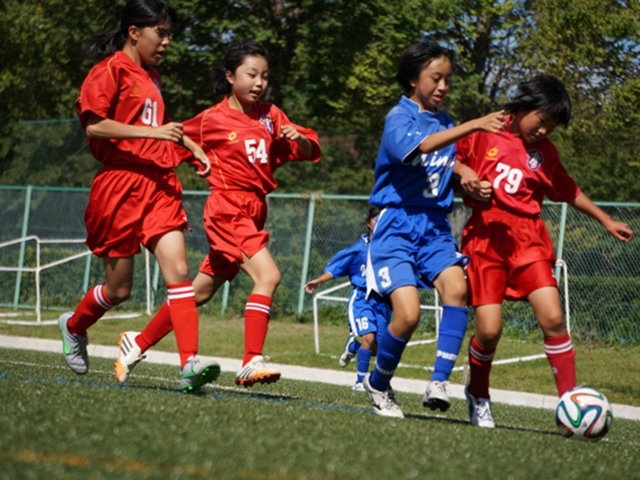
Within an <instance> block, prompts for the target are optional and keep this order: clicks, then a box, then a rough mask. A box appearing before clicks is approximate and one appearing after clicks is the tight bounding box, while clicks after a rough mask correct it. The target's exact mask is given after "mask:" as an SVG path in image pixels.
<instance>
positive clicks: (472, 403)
mask: <svg viewBox="0 0 640 480" xmlns="http://www.w3.org/2000/svg"><path fill="white" fill-rule="evenodd" d="M464 396H465V397H466V398H467V403H468V404H469V419H470V420H471V425H476V426H478V427H483V428H495V426H496V424H495V423H494V422H493V415H491V400H489V399H488V398H477V397H475V396H474V395H473V394H472V393H471V392H470V391H469V384H468V383H467V386H466V387H464Z"/></svg>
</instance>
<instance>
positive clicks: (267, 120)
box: [260, 115, 273, 135]
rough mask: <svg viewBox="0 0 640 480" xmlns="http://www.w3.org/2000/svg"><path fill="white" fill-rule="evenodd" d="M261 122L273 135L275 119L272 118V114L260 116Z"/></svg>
mask: <svg viewBox="0 0 640 480" xmlns="http://www.w3.org/2000/svg"><path fill="white" fill-rule="evenodd" d="M260 123H261V124H262V125H264V128H265V129H266V130H267V132H268V133H269V134H270V135H273V119H272V118H271V115H265V116H264V117H260Z"/></svg>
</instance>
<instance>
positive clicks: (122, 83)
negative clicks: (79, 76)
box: [75, 51, 178, 168]
mask: <svg viewBox="0 0 640 480" xmlns="http://www.w3.org/2000/svg"><path fill="white" fill-rule="evenodd" d="M160 83H161V82H160V74H158V72H157V71H156V70H154V69H153V68H146V69H145V68H143V67H141V66H140V65H138V64H136V63H135V62H134V61H133V60H132V59H131V58H130V57H129V56H128V55H127V54H126V53H124V52H122V51H118V52H116V53H115V54H114V55H111V56H110V57H107V58H105V59H104V60H102V61H101V62H100V63H98V64H97V65H95V66H94V67H93V68H92V69H91V71H90V72H89V75H87V78H86V79H85V81H84V83H83V84H82V88H81V89H80V94H79V95H78V99H77V100H76V105H75V106H76V111H77V113H78V116H79V117H80V122H81V123H82V127H83V128H86V127H87V120H88V118H89V115H88V113H89V112H93V113H94V114H96V115H97V116H99V117H101V118H108V119H111V120H115V121H116V122H120V123H125V124H127V125H142V126H148V127H157V126H159V125H163V124H165V123H167V122H168V121H169V119H168V118H167V116H166V114H165V110H164V101H163V99H162V94H161V93H160ZM88 140H89V148H90V149H91V153H92V154H93V156H94V157H95V158H96V159H97V160H98V161H100V162H102V163H104V164H106V165H112V166H132V165H146V166H155V167H159V168H174V167H175V166H176V165H177V163H178V158H177V155H176V152H177V151H176V149H175V148H174V147H173V142H170V141H166V140H154V139H151V138H136V139H124V140H115V139H113V140H102V139H93V138H89V139H88Z"/></svg>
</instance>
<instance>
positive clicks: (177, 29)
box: [0, 0, 640, 201]
mask: <svg viewBox="0 0 640 480" xmlns="http://www.w3.org/2000/svg"><path fill="white" fill-rule="evenodd" d="M122 3H123V2H121V1H118V2H113V1H112V0H111V1H107V0H83V1H82V2H68V1H65V0H40V1H35V0H27V1H24V0H21V1H19V0H5V1H4V2H3V3H2V5H0V29H1V31H2V32H3V35H2V36H0V113H1V115H0V159H1V160H2V161H1V162H0V178H1V180H0V184H21V185H24V184H32V185H56V186H84V187H86V186H89V184H90V181H91V178H92V177H93V174H94V172H95V171H96V170H97V168H98V167H99V164H98V163H97V162H95V161H94V160H92V157H91V156H90V154H89V153H88V152H87V150H86V148H84V145H85V142H84V137H83V135H82V132H78V126H77V122H69V121H67V119H70V118H73V117H75V112H74V110H73V104H74V101H75V98H76V96H77V93H78V89H79V87H80V85H81V83H82V81H83V79H84V77H85V75H86V74H87V72H88V71H89V69H90V68H91V66H92V65H93V64H94V63H95V59H92V58H90V57H88V56H87V55H86V52H85V49H86V42H87V40H88V38H89V37H90V36H91V35H93V34H94V33H97V32H101V31H104V30H108V29H111V28H113V27H115V26H116V25H117V24H118V23H119V18H120V9H121V6H122ZM172 4H173V5H174V7H175V8H176V10H177V12H178V19H179V22H178V24H177V25H175V26H174V29H173V36H172V40H171V45H170V47H169V55H168V56H167V57H166V58H165V59H164V60H163V61H162V63H161V64H160V66H159V67H158V69H159V71H160V73H161V74H162V77H163V95H164V97H165V102H166V104H167V109H168V112H169V113H170V116H171V118H172V119H173V120H175V121H180V120H185V119H187V118H190V117H191V116H193V115H195V114H196V113H198V112H199V111H201V110H202V109H204V108H206V107H208V106H210V105H212V104H213V103H215V102H217V101H219V98H215V97H214V96H213V95H212V93H211V87H210V72H211V70H212V69H213V67H214V66H217V65H219V64H220V61H221V58H222V55H223V54H224V51H225V50H226V48H227V46H228V44H229V43H230V42H233V41H243V40H246V39H255V40H257V41H260V42H262V43H263V44H264V45H265V46H266V47H267V49H268V50H269V54H270V77H269V78H270V86H269V90H268V92H267V94H266V97H265V99H266V100H268V101H272V102H274V103H276V104H277V105H279V106H281V107H282V108H283V109H284V110H285V112H287V114H288V115H289V117H290V118H291V119H292V121H294V122H296V123H299V124H303V125H307V126H310V127H313V128H315V129H316V130H317V131H318V133H319V134H320V135H321V141H322V146H323V152H324V157H323V161H322V162H321V163H320V164H318V165H307V164H300V165H295V166H289V167H285V168H283V169H281V170H280V171H279V172H278V174H277V177H278V181H279V185H280V191H290V192H301V191H324V192H327V193H343V194H368V193H369V191H370V188H371V185H372V182H373V167H374V164H375V158H376V152H377V148H378V142H379V138H380V135H381V132H382V128H383V125H384V117H385V115H386V113H387V111H388V110H389V109H390V108H391V107H392V106H393V105H395V104H396V103H397V101H398V99H399V97H400V95H401V89H400V88H399V86H398V85H397V84H396V82H395V81H394V77H395V71H396V67H397V62H398V60H399V57H400V55H401V53H402V52H403V51H404V49H405V48H406V46H408V45H409V44H410V43H412V42H415V41H418V40H420V39H429V40H432V41H436V42H439V43H441V44H443V45H445V46H447V47H449V48H451V49H452V50H454V52H455V55H456V61H455V76H454V80H453V86H452V89H451V91H450V93H449V96H448V97H447V99H446V102H445V105H444V109H445V110H447V112H448V113H449V114H450V115H451V116H452V117H453V118H454V119H455V120H456V121H457V122H464V121H466V120H469V119H471V118H474V117H477V116H479V115H483V114H485V113H488V112H490V111H493V110H496V109H498V108H500V106H501V105H502V104H503V103H504V102H505V101H506V99H507V98H508V96H509V94H510V92H512V91H513V87H514V86H515V85H516V84H517V82H518V81H520V80H523V79H526V78H527V77H530V76H532V75H534V74H537V73H549V74H552V75H556V76H557V77H559V78H560V79H562V80H563V81H564V82H565V84H566V86H567V88H568V90H569V92H570V94H571V97H572V102H573V107H574V115H573V119H572V122H571V124H570V126H569V127H568V128H567V129H557V130H556V132H554V134H553V136H552V139H553V140H554V141H555V142H556V144H557V146H558V148H559V150H560V153H561V155H562V157H563V160H564V162H565V165H566V166H567V169H568V170H569V172H570V173H571V174H572V175H573V176H574V177H575V178H576V179H577V180H578V182H579V184H580V185H581V187H582V188H583V189H584V190H585V191H586V192H587V193H588V194H589V196H590V197H592V198H594V199H596V200H601V201H602V200H609V201H637V200H638V199H639V198H640V195H639V193H640V185H639V184H638V182H636V181H635V177H636V176H637V173H638V169H639V161H638V160H637V157H636V152H637V151H638V146H639V144H640V139H639V138H638V135H637V134H636V132H638V131H639V127H640V111H639V106H640V75H639V73H640V72H639V70H640V3H639V2H637V0H629V1H624V0H581V1H580V2H575V1H572V0H536V1H533V0H496V1H493V0H431V1H424V0H403V1H400V0H369V1H367V2H353V1H351V0H332V1H328V0H292V1H284V0H244V1H217V2H211V1H208V0H174V1H173V2H172ZM53 120H58V121H57V122H47V121H53ZM61 120H64V121H61ZM179 172H180V176H181V179H182V180H183V183H184V185H185V187H186V188H193V189H202V188H205V185H204V183H203V182H202V180H200V179H198V178H197V177H195V175H193V172H192V170H191V169H190V168H186V167H180V169H179Z"/></svg>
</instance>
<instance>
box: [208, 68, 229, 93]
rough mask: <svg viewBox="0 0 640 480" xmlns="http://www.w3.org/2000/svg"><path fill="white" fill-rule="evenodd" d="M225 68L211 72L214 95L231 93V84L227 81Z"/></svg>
mask: <svg viewBox="0 0 640 480" xmlns="http://www.w3.org/2000/svg"><path fill="white" fill-rule="evenodd" d="M226 73H227V72H226V70H225V69H224V67H216V68H214V69H213V72H211V84H212V86H213V94H214V95H228V94H230V93H231V84H230V83H229V81H228V80H227V75H226Z"/></svg>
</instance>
